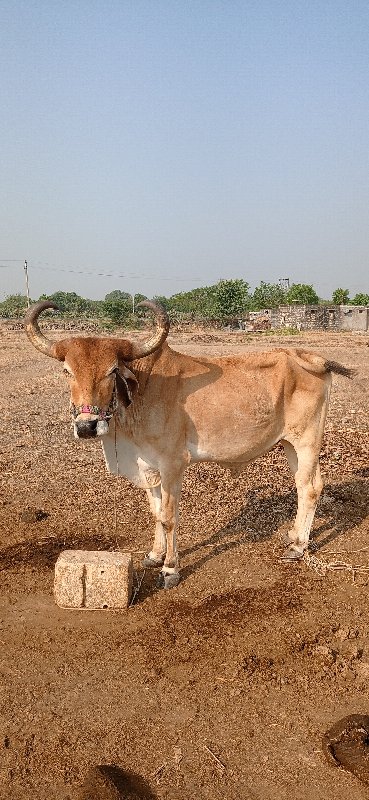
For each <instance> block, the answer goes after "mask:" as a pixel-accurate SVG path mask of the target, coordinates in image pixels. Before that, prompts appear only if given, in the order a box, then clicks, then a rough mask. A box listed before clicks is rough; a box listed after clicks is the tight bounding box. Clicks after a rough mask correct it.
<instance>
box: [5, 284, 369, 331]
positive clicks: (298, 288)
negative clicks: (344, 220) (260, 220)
mask: <svg viewBox="0 0 369 800" xmlns="http://www.w3.org/2000/svg"><path fill="white" fill-rule="evenodd" d="M38 299H39V300H52V301H53V302H54V303H55V304H56V305H57V306H58V308H59V309H60V312H61V313H62V315H63V316H64V317H70V318H73V317H83V318H87V319H89V318H90V319H92V318H93V319H101V320H104V321H106V322H108V324H109V323H110V324H112V325H117V324H127V325H129V324H133V323H134V322H135V321H137V318H140V317H142V316H145V315H146V313H147V312H146V310H145V308H142V307H140V305H139V303H140V301H141V300H146V299H147V298H146V297H145V295H143V294H135V295H131V294H129V293H128V292H123V291H120V290H119V289H116V290H114V291H112V292H109V293H108V294H107V295H105V297H104V299H103V300H88V299H86V298H84V297H81V296H80V295H78V294H76V293H75V292H62V291H59V292H54V293H53V294H51V295H45V294H43V295H41V297H39V298H38ZM152 299H154V300H156V301H157V302H159V303H161V305H163V306H164V308H165V309H166V310H167V311H168V313H169V315H170V317H171V318H172V320H175V319H181V318H184V317H187V318H192V319H208V320H210V319H214V320H221V319H227V318H228V319H229V318H235V317H239V316H241V315H243V314H245V313H247V312H248V311H262V310H263V309H266V308H277V307H278V306H280V305H292V304H305V305H317V304H320V305H327V304H334V305H347V304H348V303H350V304H352V305H360V306H369V294H364V293H358V294H356V295H355V296H354V297H353V298H351V299H350V296H349V290H348V289H342V288H338V289H335V291H334V292H333V294H332V299H331V300H322V299H320V298H319V297H318V295H317V293H316V291H315V289H314V287H313V286H312V285H311V284H305V283H294V284H292V286H290V287H289V288H283V287H282V286H281V285H280V284H279V283H266V282H265V281H261V282H260V284H259V286H257V287H256V288H255V289H254V291H253V292H251V291H250V285H249V284H248V283H247V281H245V280H243V279H242V278H235V279H231V280H220V281H218V283H216V284H214V285H212V286H202V287H200V288H199V289H192V290H191V291H189V292H179V293H178V294H173V295H172V296H171V297H165V296H164V295H156V296H155V297H154V298H152ZM26 308H27V298H26V296H25V295H21V294H16V295H9V296H8V297H6V298H5V300H3V302H1V303H0V317H3V318H14V317H18V318H19V317H22V316H23V315H24V313H25V310H26Z"/></svg>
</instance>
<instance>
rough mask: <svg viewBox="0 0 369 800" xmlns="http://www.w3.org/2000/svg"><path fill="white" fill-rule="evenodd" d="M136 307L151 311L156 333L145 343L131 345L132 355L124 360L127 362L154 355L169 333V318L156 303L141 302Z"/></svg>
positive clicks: (150, 301) (149, 301)
mask: <svg viewBox="0 0 369 800" xmlns="http://www.w3.org/2000/svg"><path fill="white" fill-rule="evenodd" d="M137 305H139V306H145V307H146V308H150V309H151V311H153V312H154V314H155V319H156V333H155V334H154V336H152V337H151V339H148V341H147V342H143V343H142V344H141V343H140V344H138V343H136V342H135V343H132V353H131V355H130V357H129V358H127V359H126V360H127V361H135V360H136V359H138V358H144V357H145V356H149V355H150V353H154V352H155V350H158V348H159V347H161V345H162V344H163V343H164V342H165V340H166V338H167V336H168V333H169V317H168V314H167V312H166V311H164V308H163V307H162V306H159V304H158V303H153V302H152V300H142V301H141V303H138V304H137Z"/></svg>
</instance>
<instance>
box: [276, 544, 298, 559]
mask: <svg viewBox="0 0 369 800" xmlns="http://www.w3.org/2000/svg"><path fill="white" fill-rule="evenodd" d="M303 555H304V551H303V550H302V548H301V547H299V546H298V545H296V544H290V546H289V547H287V548H286V550H285V551H284V553H283V554H282V555H281V558H280V561H300V559H301V558H302V557H303Z"/></svg>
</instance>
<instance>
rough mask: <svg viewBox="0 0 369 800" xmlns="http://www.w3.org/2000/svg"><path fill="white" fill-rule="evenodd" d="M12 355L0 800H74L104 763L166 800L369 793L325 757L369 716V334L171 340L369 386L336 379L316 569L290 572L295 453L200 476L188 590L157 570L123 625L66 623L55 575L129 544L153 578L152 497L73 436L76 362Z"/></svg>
mask: <svg viewBox="0 0 369 800" xmlns="http://www.w3.org/2000/svg"><path fill="white" fill-rule="evenodd" d="M0 342H1V344H2V347H1V352H0V371H1V378H2V380H1V385H0V407H1V423H0V424H1V437H0V463H1V471H2V483H1V497H0V536H1V539H0V547H1V549H0V570H1V571H0V583H1V596H0V686H1V718H0V749H1V758H0V797H1V798H4V800H5V798H6V799H7V800H8V799H9V800H18V798H19V800H35V798H37V800H44V799H45V800H46V798H47V800H54V798H55V800H67V798H69V800H76V798H77V796H78V790H79V787H80V786H81V784H82V782H83V780H84V777H85V775H86V772H87V770H88V769H89V768H90V767H91V766H93V765H96V764H115V765H117V766H120V767H122V768H123V769H127V770H129V771H130V772H131V773H134V774H135V775H137V776H140V778H141V786H142V797H146V798H157V799H158V800H164V798H165V800H195V798H196V800H197V798H204V800H210V798H211V800H236V798H237V800H287V798H288V800H295V798H296V800H297V799H298V800H300V798H302V799H303V800H317V798H318V799H320V798H321V799H322V800H323V798H324V800H333V799H334V800H337V797H341V798H350V800H363V798H365V797H368V789H366V788H365V786H364V785H363V784H361V783H360V782H359V781H358V780H357V779H356V778H354V777H353V776H351V775H350V774H348V773H346V772H344V771H342V770H340V769H337V768H334V767H332V766H330V765H329V764H328V763H327V762H326V761H325V758H324V756H323V754H322V748H321V739H322V735H323V733H324V732H325V730H326V729H327V728H328V727H330V726H331V725H332V724H333V723H334V722H335V721H336V720H338V719H339V718H340V717H342V716H344V715H346V714H351V713H355V712H357V713H368V711H369V694H368V684H369V614H368V582H369V541H368V529H369V517H368V508H369V458H368V444H369V422H368V393H367V386H368V377H369V347H368V346H367V337H365V336H363V335H360V334H353V333H336V334H331V333H309V334H307V333H305V334H299V335H296V336H290V337H288V336H287V337H286V336H283V337H278V336H275V335H274V336H272V335H270V334H260V335H256V334H255V335H245V334H241V333H240V334H224V335H223V334H221V333H219V331H217V332H214V334H209V332H206V333H203V334H202V333H201V332H198V333H197V334H196V335H193V334H191V333H186V334H181V333H176V334H172V335H171V336H170V343H171V345H172V346H174V347H175V348H177V349H179V350H181V351H183V352H188V353H193V354H203V353H206V354H213V353H224V354H228V353H231V352H239V353H247V352H248V351H249V350H255V349H258V350H259V349H271V348H272V347H275V346H281V345H282V346H291V347H296V346H304V347H306V348H307V349H312V350H315V351H316V352H318V353H321V354H324V355H325V356H326V357H327V358H328V359H335V360H338V361H341V362H342V363H344V364H345V365H347V366H355V367H357V368H358V369H359V375H358V377H357V378H354V380H353V381H352V382H349V381H347V380H346V379H344V378H341V377H337V376H335V377H334V385H333V391H332V399H331V406H330V412H329V417H328V421H327V426H326V436H325V441H324V446H323V451H322V458H321V464H322V471H323V477H324V480H325V491H324V495H323V496H322V500H321V503H320V506H319V509H318V514H317V517H316V520H315V523H314V535H313V540H312V546H311V550H310V556H309V557H308V558H307V559H306V560H305V561H303V562H300V563H296V564H289V565H287V564H284V563H282V562H280V561H279V555H280V553H281V552H282V544H281V541H280V539H281V536H282V534H283V532H284V531H286V530H287V529H288V527H289V523H290V521H291V518H292V517H293V515H294V511H295V505H296V497H295V489H294V484H293V480H292V477H291V475H290V473H289V470H288V466H287V464H286V461H285V457H284V454H283V451H282V449H281V447H280V446H277V447H276V448H275V449H274V450H273V451H272V452H271V453H269V454H267V455H266V456H264V457H263V458H260V459H258V461H256V462H255V463H254V464H252V465H250V467H249V468H248V469H247V471H245V472H244V473H242V475H241V476H240V477H239V478H237V479H233V478H232V477H231V476H230V475H229V473H228V472H226V471H224V470H223V469H221V468H220V467H216V466H209V465H200V466H193V467H190V468H189V469H188V471H187V475H186V479H185V484H184V490H183V495H182V502H181V524H180V534H179V547H180V554H181V564H182V575H183V580H182V582H181V584H180V585H179V586H178V587H177V588H176V589H172V590H171V591H168V592H164V591H163V590H157V589H156V588H155V577H156V576H155V573H152V572H149V571H147V572H146V574H145V575H144V578H143V583H142V586H141V590H140V592H139V595H138V599H137V602H136V603H135V605H133V606H132V607H131V608H130V609H129V610H128V612H125V613H118V612H111V611H101V612H100V611H98V612H88V611H83V612H82V611H65V610H61V609H59V608H57V607H56V605H55V604H54V601H53V594H52V587H53V571H54V564H55V560H56V558H57V556H58V554H59V552H60V551H61V550H63V549H66V548H74V547H75V548H85V549H97V548H101V549H116V548H117V546H118V547H120V548H121V549H123V550H131V551H132V552H133V554H134V561H135V568H136V570H137V576H138V578H140V577H141V575H142V570H141V567H140V561H141V558H142V554H143V553H144V552H147V551H148V550H149V549H150V546H151V539H152V522H151V519H150V516H149V511H148V506H147V501H146V496H145V493H144V492H142V491H141V490H139V489H136V488H134V487H132V486H131V485H130V484H129V483H128V482H127V481H126V480H125V479H118V481H117V479H115V478H113V477H112V476H109V475H107V473H106V471H105V466H104V462H103V456H102V451H101V448H100V445H99V444H98V443H96V442H89V441H86V442H81V443H78V442H76V441H75V440H74V439H73V438H72V433H71V428H70V419H69V411H68V389H67V386H66V383H65V379H64V377H63V375H62V368H61V365H60V364H59V363H57V362H56V361H53V360H51V359H48V358H46V357H43V356H42V355H41V354H40V353H37V352H36V351H35V350H34V349H33V348H32V347H31V345H30V344H29V343H28V341H27V340H26V338H25V336H24V335H23V334H22V333H20V332H16V331H13V332H12V331H9V330H5V329H3V330H2V331H1V332H0ZM115 500H116V506H117V530H115V523H114V504H115ZM29 508H31V509H32V508H36V509H38V510H41V511H42V512H44V514H43V515H42V514H38V516H39V517H42V518H40V519H36V518H35V517H33V516H32V512H31V513H28V514H27V513H25V512H27V509H29ZM36 516H37V515H36ZM33 520H35V521H33ZM339 564H341V566H342V568H341V569H338V568H336V569H334V568H333V567H338V565H339ZM324 565H326V566H324ZM327 565H328V567H327Z"/></svg>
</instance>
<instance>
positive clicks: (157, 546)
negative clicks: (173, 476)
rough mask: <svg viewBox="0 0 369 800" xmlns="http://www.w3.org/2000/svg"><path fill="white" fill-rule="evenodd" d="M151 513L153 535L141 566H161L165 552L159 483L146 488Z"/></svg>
mask: <svg viewBox="0 0 369 800" xmlns="http://www.w3.org/2000/svg"><path fill="white" fill-rule="evenodd" d="M146 493H147V497H148V500H149V504H150V509H151V513H152V515H153V516H154V517H155V536H154V543H153V546H152V550H150V552H149V554H148V555H147V556H146V558H144V560H143V566H144V567H145V568H146V569H147V568H150V567H162V566H163V564H164V559H165V554H166V552H167V536H166V532H165V529H164V526H163V523H162V521H161V484H159V486H155V487H153V488H151V489H146Z"/></svg>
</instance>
